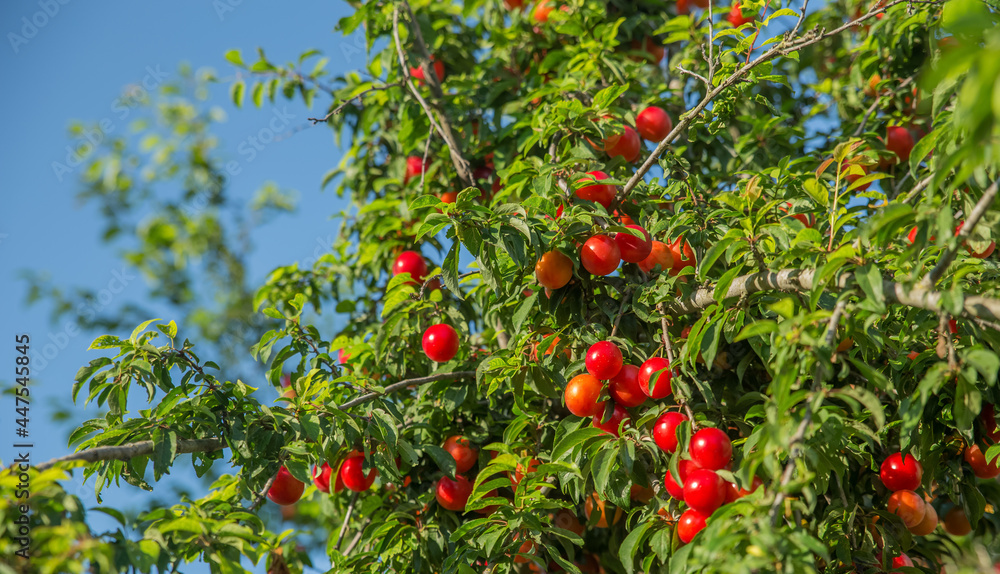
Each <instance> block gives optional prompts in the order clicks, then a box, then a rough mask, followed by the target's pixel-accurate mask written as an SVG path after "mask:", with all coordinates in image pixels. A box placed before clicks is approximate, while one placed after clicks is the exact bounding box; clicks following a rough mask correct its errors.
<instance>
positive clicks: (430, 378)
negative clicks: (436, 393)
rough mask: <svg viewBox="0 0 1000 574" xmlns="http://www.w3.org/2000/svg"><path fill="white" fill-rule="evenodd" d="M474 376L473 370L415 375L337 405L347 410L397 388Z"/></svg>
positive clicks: (340, 408) (392, 391)
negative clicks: (412, 377)
mask: <svg viewBox="0 0 1000 574" xmlns="http://www.w3.org/2000/svg"><path fill="white" fill-rule="evenodd" d="M474 376H476V372H475V371H455V372H453V373H438V374H436V375H428V376H426V377H417V378H415V379H406V380H403V381H399V382H398V383H393V384H391V385H389V386H387V387H386V388H385V390H384V391H382V392H381V393H368V394H366V395H361V396H360V397H358V398H356V399H351V400H349V401H347V402H346V403H344V404H342V405H338V406H337V408H338V409H339V410H342V411H344V410H347V409H349V408H351V407H356V406H358V405H361V404H364V403H367V402H369V401H373V400H375V399H376V398H378V397H380V396H382V395H388V394H389V393H394V392H396V391H398V390H401V389H405V388H406V387H409V386H411V385H426V384H427V383H433V382H435V381H441V380H444V379H460V378H462V377H474Z"/></svg>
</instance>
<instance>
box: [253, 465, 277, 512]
mask: <svg viewBox="0 0 1000 574" xmlns="http://www.w3.org/2000/svg"><path fill="white" fill-rule="evenodd" d="M280 473H281V471H280V470H279V471H278V472H276V473H274V476H272V477H271V478H270V479H269V480H268V481H267V482H266V483H265V484H264V488H262V489H261V491H260V492H258V493H257V496H256V497H255V498H254V501H253V504H251V505H250V506H249V507H247V511H248V512H253V511H254V510H257V507H258V506H260V503H261V502H264V497H265V496H267V491H269V490H271V487H272V486H273V485H274V481H275V480H278V474H280Z"/></svg>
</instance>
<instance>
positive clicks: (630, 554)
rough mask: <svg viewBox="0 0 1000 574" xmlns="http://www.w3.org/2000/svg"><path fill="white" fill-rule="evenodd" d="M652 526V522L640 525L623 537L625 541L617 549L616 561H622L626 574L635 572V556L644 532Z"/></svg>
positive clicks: (644, 534)
mask: <svg viewBox="0 0 1000 574" xmlns="http://www.w3.org/2000/svg"><path fill="white" fill-rule="evenodd" d="M653 524H654V522H653V521H652V520H647V521H645V522H642V523H640V524H639V525H638V526H637V527H635V528H634V529H632V531H631V532H629V533H628V536H626V537H625V540H623V541H622V543H621V546H620V547H619V548H618V559H619V560H621V561H622V566H624V567H625V572H626V573H627V574H632V573H633V572H635V554H636V552H638V550H639V547H640V545H641V544H642V540H643V538H644V537H645V536H646V532H647V531H648V530H649V527H650V526H652V525H653Z"/></svg>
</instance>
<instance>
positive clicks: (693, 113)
mask: <svg viewBox="0 0 1000 574" xmlns="http://www.w3.org/2000/svg"><path fill="white" fill-rule="evenodd" d="M906 1H908V0H895V1H893V2H890V3H888V4H886V5H884V6H881V7H879V6H878V5H876V6H874V7H872V9H871V10H869V11H868V12H867V13H866V14H864V15H862V16H859V17H858V18H857V19H855V20H851V21H849V22H847V23H846V24H844V25H842V26H838V27H837V28H834V29H833V30H831V31H829V32H825V31H818V30H814V31H811V32H810V33H808V34H805V35H803V36H802V37H801V38H800V39H798V40H796V41H790V40H789V39H788V38H786V39H785V40H783V41H782V42H780V43H779V44H777V45H776V46H774V47H772V48H771V49H770V50H768V51H766V52H764V53H763V54H761V55H760V56H758V57H757V58H756V59H755V60H754V61H752V62H750V63H749V64H744V65H743V66H741V67H740V68H739V69H738V70H736V71H735V72H733V74H732V75H731V76H729V77H728V78H726V79H725V80H724V81H723V82H722V83H720V84H719V85H718V86H717V87H716V88H715V89H713V90H711V91H709V92H708V93H707V94H705V97H704V98H702V100H701V101H700V102H698V104H697V105H696V106H695V107H694V108H692V109H691V110H690V111H689V112H687V113H685V114H683V115H682V116H681V118H680V120H679V121H678V122H677V125H675V126H674V129H672V130H670V133H669V134H667V136H666V137H665V138H663V140H662V141H660V143H659V144H657V146H656V149H654V150H653V152H652V153H650V154H649V155H648V156H647V157H646V160H645V161H644V162H643V163H642V165H641V166H639V169H638V170H636V172H635V174H633V175H632V177H631V178H630V179H629V180H628V182H627V183H626V184H625V187H624V188H623V189H622V193H623V194H628V193H629V192H630V191H632V189H634V188H635V186H637V185H639V182H640V181H642V178H643V176H645V175H646V172H648V171H649V170H650V169H651V168H652V167H653V165H655V164H656V160H657V158H659V157H660V155H662V154H663V152H665V151H666V150H667V148H668V147H670V144H672V143H673V142H674V140H675V139H677V136H678V135H679V134H680V133H681V132H682V131H683V130H685V129H686V128H687V126H688V125H689V124H690V123H691V122H692V121H693V120H694V118H695V117H697V116H698V114H700V113H701V112H702V111H703V110H704V109H705V108H706V107H707V106H708V104H709V103H711V101H712V100H714V99H715V98H716V97H717V96H718V95H719V94H721V93H722V92H724V91H725V90H727V89H729V88H731V87H732V86H734V85H735V84H736V83H737V82H739V81H741V80H742V79H743V77H744V76H746V75H747V74H748V73H749V72H750V71H751V70H753V69H754V68H756V67H757V66H759V65H761V64H763V63H764V62H767V61H769V60H772V59H774V58H777V57H778V56H786V55H788V54H791V53H792V52H796V51H798V50H801V49H802V48H805V47H807V46H811V45H813V44H816V43H818V42H821V41H823V40H825V39H826V38H829V37H831V36H835V35H837V34H840V33H841V32H843V31H844V30H847V29H848V28H850V27H852V26H855V25H857V24H858V23H860V22H864V21H865V20H868V19H869V18H873V17H874V16H875V15H876V14H878V13H879V12H884V11H885V10H886V9H888V8H891V7H892V6H895V5H897V4H902V3H903V2H906ZM709 6H711V3H710V4H709ZM709 48H710V49H711V46H709ZM709 77H710V78H711V74H709Z"/></svg>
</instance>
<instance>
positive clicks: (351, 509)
mask: <svg viewBox="0 0 1000 574" xmlns="http://www.w3.org/2000/svg"><path fill="white" fill-rule="evenodd" d="M359 494H360V493H358V492H355V493H354V496H353V497H352V498H351V502H350V504H348V505H347V512H345V513H344V523H343V524H341V525H340V533H339V534H337V542H336V544H334V545H333V547H334V548H340V543H341V542H342V541H343V540H344V534H346V533H347V524H348V523H349V522H350V521H351V515H352V514H354V505H355V504H357V502H358V495H359Z"/></svg>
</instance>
